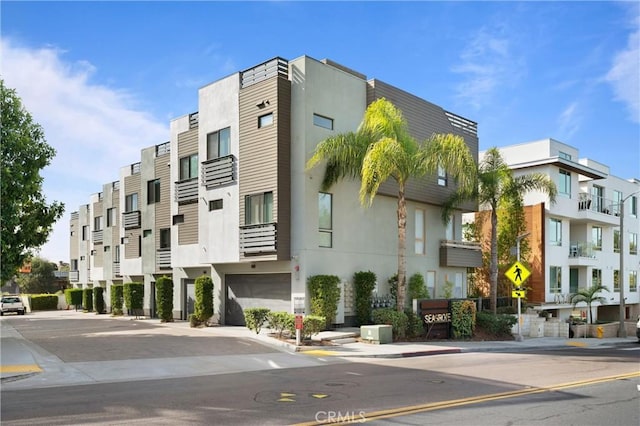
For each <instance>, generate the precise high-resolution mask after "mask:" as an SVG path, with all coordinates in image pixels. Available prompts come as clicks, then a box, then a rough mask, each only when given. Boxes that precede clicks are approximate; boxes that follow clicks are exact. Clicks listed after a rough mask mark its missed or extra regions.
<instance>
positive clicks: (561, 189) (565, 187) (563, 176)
mask: <svg viewBox="0 0 640 426" xmlns="http://www.w3.org/2000/svg"><path fill="white" fill-rule="evenodd" d="M558 193H559V194H561V195H564V196H566V197H571V173H570V172H568V171H566V170H563V169H560V174H559V179H558Z"/></svg>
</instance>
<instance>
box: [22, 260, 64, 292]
mask: <svg viewBox="0 0 640 426" xmlns="http://www.w3.org/2000/svg"><path fill="white" fill-rule="evenodd" d="M55 270H56V265H55V263H52V262H49V261H48V260H46V259H42V258H40V257H35V258H33V259H31V272H29V273H21V274H19V276H18V285H19V286H20V292H21V293H27V294H46V293H55V292H56V291H58V290H60V288H59V287H58V285H57V284H56V282H55V276H54V271H55Z"/></svg>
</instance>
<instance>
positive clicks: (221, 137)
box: [207, 127, 231, 160]
mask: <svg viewBox="0 0 640 426" xmlns="http://www.w3.org/2000/svg"><path fill="white" fill-rule="evenodd" d="M230 145H231V128H230V127H227V128H226V129H222V130H218V131H217V132H213V133H209V134H208V135H207V160H213V159H214V158H220V157H225V156H227V155H229V154H230V153H231V152H230Z"/></svg>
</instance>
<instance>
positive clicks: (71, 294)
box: [64, 288, 82, 311]
mask: <svg viewBox="0 0 640 426" xmlns="http://www.w3.org/2000/svg"><path fill="white" fill-rule="evenodd" d="M64 300H65V301H66V302H67V305H69V306H71V305H73V306H74V307H75V309H76V311H77V310H78V306H82V289H81V288H68V289H66V290H65V291H64Z"/></svg>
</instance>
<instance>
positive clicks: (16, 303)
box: [0, 296, 26, 315]
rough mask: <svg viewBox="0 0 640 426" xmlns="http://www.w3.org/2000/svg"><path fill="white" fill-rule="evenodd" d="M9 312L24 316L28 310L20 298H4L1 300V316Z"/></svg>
mask: <svg viewBox="0 0 640 426" xmlns="http://www.w3.org/2000/svg"><path fill="white" fill-rule="evenodd" d="M7 312H15V313H17V314H18V315H24V313H25V312H26V308H25V307H24V305H23V304H22V300H20V297H18V296H2V300H0V315H4V314H5V313H7Z"/></svg>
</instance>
